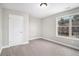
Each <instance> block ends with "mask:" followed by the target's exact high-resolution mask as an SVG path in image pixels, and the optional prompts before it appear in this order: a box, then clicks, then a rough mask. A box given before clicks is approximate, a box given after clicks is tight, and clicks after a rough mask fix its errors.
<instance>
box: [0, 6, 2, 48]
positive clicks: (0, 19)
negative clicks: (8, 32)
mask: <svg viewBox="0 0 79 59" xmlns="http://www.w3.org/2000/svg"><path fill="white" fill-rule="evenodd" d="M1 46H2V9H1V8H0V47H1Z"/></svg>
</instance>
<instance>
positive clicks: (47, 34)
mask: <svg viewBox="0 0 79 59" xmlns="http://www.w3.org/2000/svg"><path fill="white" fill-rule="evenodd" d="M74 13H78V14H79V8H75V9H72V10H68V11H64V12H60V13H57V14H54V15H51V16H48V17H46V18H43V19H42V20H43V38H46V39H48V40H56V41H58V42H63V43H65V44H69V45H72V46H77V47H79V40H75V39H74V40H72V39H65V38H57V37H56V17H59V16H64V15H69V14H74Z"/></svg>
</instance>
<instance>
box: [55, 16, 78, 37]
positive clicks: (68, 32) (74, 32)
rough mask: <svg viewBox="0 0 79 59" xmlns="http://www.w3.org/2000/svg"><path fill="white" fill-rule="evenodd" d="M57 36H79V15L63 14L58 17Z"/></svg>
mask: <svg viewBox="0 0 79 59" xmlns="http://www.w3.org/2000/svg"><path fill="white" fill-rule="evenodd" d="M56 25H57V26H56V28H57V31H56V32H57V36H61V37H68V38H79V15H69V16H63V17H60V18H58V19H57V23H56Z"/></svg>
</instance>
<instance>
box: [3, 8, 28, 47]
mask: <svg viewBox="0 0 79 59" xmlns="http://www.w3.org/2000/svg"><path fill="white" fill-rule="evenodd" d="M9 14H16V15H22V16H24V20H25V21H24V24H25V29H24V30H25V39H24V40H23V42H22V43H24V42H28V41H29V33H28V30H29V28H28V27H29V25H28V23H29V16H28V14H27V13H24V12H20V11H15V10H10V9H5V8H2V46H8V45H9Z"/></svg>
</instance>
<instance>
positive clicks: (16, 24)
mask: <svg viewBox="0 0 79 59" xmlns="http://www.w3.org/2000/svg"><path fill="white" fill-rule="evenodd" d="M23 39H24V17H23V16H19V15H12V14H10V15H9V45H17V44H20V43H22V42H23Z"/></svg>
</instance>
